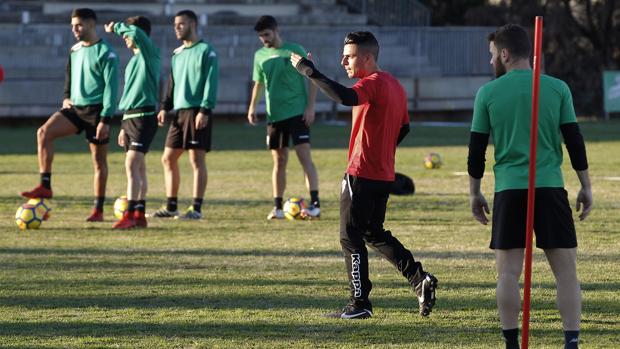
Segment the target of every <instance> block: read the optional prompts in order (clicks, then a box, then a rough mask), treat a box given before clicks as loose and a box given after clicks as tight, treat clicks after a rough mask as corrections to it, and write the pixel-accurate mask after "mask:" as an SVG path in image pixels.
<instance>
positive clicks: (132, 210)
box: [127, 200, 138, 217]
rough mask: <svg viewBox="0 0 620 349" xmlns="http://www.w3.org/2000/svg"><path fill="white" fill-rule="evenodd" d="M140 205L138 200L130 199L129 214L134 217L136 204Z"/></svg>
mask: <svg viewBox="0 0 620 349" xmlns="http://www.w3.org/2000/svg"><path fill="white" fill-rule="evenodd" d="M137 205H138V200H129V206H127V211H128V212H129V215H130V216H132V217H133V213H134V212H136V206H137Z"/></svg>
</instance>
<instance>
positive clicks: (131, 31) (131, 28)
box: [114, 22, 156, 57]
mask: <svg viewBox="0 0 620 349" xmlns="http://www.w3.org/2000/svg"><path fill="white" fill-rule="evenodd" d="M114 32H115V33H116V34H118V35H119V36H124V35H127V36H128V37H130V38H131V39H132V40H133V41H134V42H135V43H136V46H138V48H139V49H140V51H142V54H143V55H145V56H146V57H152V56H153V55H155V54H156V52H155V51H156V48H155V45H154V44H153V41H151V38H149V36H148V35H146V33H145V32H144V31H143V30H142V29H140V28H138V27H137V26H135V25H133V24H132V25H127V24H125V23H122V22H117V23H115V24H114Z"/></svg>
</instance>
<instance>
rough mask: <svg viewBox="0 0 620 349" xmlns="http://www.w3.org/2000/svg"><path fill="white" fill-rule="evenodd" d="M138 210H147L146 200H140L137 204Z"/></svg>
mask: <svg viewBox="0 0 620 349" xmlns="http://www.w3.org/2000/svg"><path fill="white" fill-rule="evenodd" d="M136 211H138V212H142V213H144V212H146V200H138V204H137V205H136Z"/></svg>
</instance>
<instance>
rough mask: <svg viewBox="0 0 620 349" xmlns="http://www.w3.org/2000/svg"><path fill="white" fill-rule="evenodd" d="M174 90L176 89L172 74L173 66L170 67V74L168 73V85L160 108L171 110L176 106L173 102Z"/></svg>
mask: <svg viewBox="0 0 620 349" xmlns="http://www.w3.org/2000/svg"><path fill="white" fill-rule="evenodd" d="M173 91H174V77H173V76H172V68H170V74H169V75H168V87H166V92H165V93H164V98H163V100H162V102H161V105H160V107H159V108H160V109H162V110H165V111H169V110H172V108H174V102H173V99H172V97H173Z"/></svg>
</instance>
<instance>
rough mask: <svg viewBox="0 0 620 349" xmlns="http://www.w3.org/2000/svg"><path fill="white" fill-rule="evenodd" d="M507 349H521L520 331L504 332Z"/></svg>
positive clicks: (514, 329)
mask: <svg viewBox="0 0 620 349" xmlns="http://www.w3.org/2000/svg"><path fill="white" fill-rule="evenodd" d="M502 335H503V336H504V342H506V349H519V329H518V328H512V329H510V330H502Z"/></svg>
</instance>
